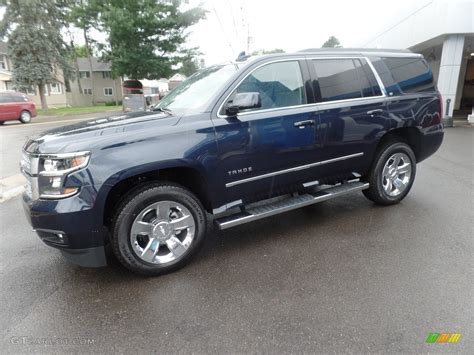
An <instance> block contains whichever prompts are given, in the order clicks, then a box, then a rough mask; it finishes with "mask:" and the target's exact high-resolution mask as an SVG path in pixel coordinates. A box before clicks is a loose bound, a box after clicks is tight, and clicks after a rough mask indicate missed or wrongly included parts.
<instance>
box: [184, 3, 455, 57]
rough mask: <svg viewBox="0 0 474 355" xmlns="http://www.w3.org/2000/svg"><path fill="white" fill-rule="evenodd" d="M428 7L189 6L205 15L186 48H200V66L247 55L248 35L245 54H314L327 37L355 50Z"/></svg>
mask: <svg viewBox="0 0 474 355" xmlns="http://www.w3.org/2000/svg"><path fill="white" fill-rule="evenodd" d="M432 1H433V0H324V1H320V0H318V1H317V0H289V1H282V0H204V1H202V0H201V1H199V0H189V5H197V4H199V3H202V4H203V6H204V8H205V9H206V10H207V11H208V13H207V18H206V19H205V20H203V21H201V22H199V24H197V25H195V26H193V28H192V29H191V30H192V33H191V34H190V36H189V45H190V46H197V47H200V50H201V52H203V57H204V59H205V61H206V65H211V64H214V63H218V62H222V61H227V60H230V59H235V58H236V57H237V55H238V53H240V52H241V51H243V50H246V49H247V36H248V33H250V37H251V41H250V52H252V51H254V50H258V49H267V50H269V49H274V48H281V49H283V50H285V51H286V52H293V51H297V50H300V49H304V48H315V47H316V48H319V47H321V45H322V44H323V43H324V42H325V41H326V40H327V39H328V37H329V36H331V35H334V36H336V37H337V38H338V39H339V40H340V41H341V44H342V45H343V46H344V47H357V46H362V45H364V44H365V43H366V42H367V41H368V40H370V39H372V38H373V37H375V36H376V35H377V34H379V33H380V32H382V31H384V30H386V29H388V28H390V27H391V26H393V25H395V24H397V23H398V22H400V21H403V19H404V18H406V17H407V16H409V15H410V14H412V13H413V12H415V11H417V10H419V9H420V8H422V7H424V6H426V5H427V4H429V3H430V2H432ZM436 1H445V0H436ZM451 1H453V0H451Z"/></svg>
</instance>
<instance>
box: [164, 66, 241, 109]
mask: <svg viewBox="0 0 474 355" xmlns="http://www.w3.org/2000/svg"><path fill="white" fill-rule="evenodd" d="M236 70H237V68H236V66H235V65H233V64H225V65H216V66H213V67H209V68H206V69H203V70H200V71H198V72H197V73H196V74H193V75H192V76H190V77H189V78H188V79H186V80H185V81H183V82H182V83H181V84H180V85H179V86H177V87H176V88H175V89H174V90H173V91H171V92H170V93H169V94H168V95H166V96H165V97H164V98H163V100H161V102H160V103H159V104H158V106H157V107H158V108H162V109H168V110H171V111H195V112H202V110H203V109H205V108H206V107H207V104H208V103H209V100H211V99H212V97H213V96H214V95H215V94H216V93H217V92H218V91H219V90H220V89H221V87H222V85H223V84H224V83H225V82H226V81H227V80H228V79H229V78H230V77H231V76H232V75H233V74H235V72H236Z"/></svg>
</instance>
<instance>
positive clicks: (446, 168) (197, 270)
mask: <svg viewBox="0 0 474 355" xmlns="http://www.w3.org/2000/svg"><path fill="white" fill-rule="evenodd" d="M20 127H22V126H20ZM25 127H26V126H25ZM31 127H33V124H32V125H31ZM46 127H47V125H44V128H46ZM4 128H7V129H10V130H11V131H10V132H11V134H12V136H11V137H10V136H9V131H7V130H4ZM37 128H39V127H37ZM28 129H29V128H28ZM0 131H1V134H2V141H3V139H4V137H7V139H8V140H9V141H8V142H9V143H8V144H9V147H4V146H3V145H4V143H3V142H2V151H1V155H2V159H3V162H2V166H3V164H5V166H6V167H8V169H10V168H9V167H10V165H11V164H13V163H12V162H10V159H15V160H17V159H18V157H17V156H16V155H17V154H18V153H17V152H14V151H11V150H12V149H13V147H17V146H18V145H16V146H15V144H17V142H16V141H17V140H19V139H23V137H24V136H25V135H27V134H29V133H28V131H26V130H25V129H24V128H22V129H19V130H18V131H16V130H15V129H11V128H9V127H1V128H0ZM10 140H11V142H10ZM10 144H11V145H10ZM18 144H20V143H18ZM14 164H16V162H15V163H14ZM473 181H474V127H471V126H467V125H461V126H457V127H455V128H451V129H447V130H446V136H445V142H444V143H443V145H442V147H441V148H440V150H439V151H438V152H437V153H436V155H434V156H433V157H431V158H429V159H428V160H426V161H424V162H422V163H421V164H420V165H419V166H418V170H417V177H416V180H415V184H414V186H413V189H412V191H411V192H410V194H409V195H408V196H407V198H406V199H405V200H404V201H403V202H402V203H400V204H399V205H396V206H391V207H378V206H375V205H373V204H372V203H370V202H369V201H368V200H366V199H365V198H364V197H363V195H362V194H355V195H351V196H348V197H343V198H340V199H335V200H332V201H326V202H323V203H320V204H317V205H314V206H310V207H306V208H303V209H300V210H295V211H291V212H288V213H286V214H282V215H279V216H275V217H272V218H268V219H264V220H260V221H257V222H254V223H251V224H247V225H242V226H239V227H236V228H234V229H229V230H228V231H224V232H213V233H212V234H211V235H210V236H209V238H208V240H207V242H206V245H205V246H204V248H203V250H202V252H201V253H200V254H199V255H198V256H197V258H196V259H195V260H194V261H193V262H192V263H191V264H190V265H188V266H187V267H186V268H184V269H182V270H180V271H178V272H175V273H172V274H169V275H165V276H161V277H156V278H144V277H139V276H136V275H134V274H132V273H130V272H128V271H127V270H126V269H125V268H123V267H122V266H120V264H119V263H118V262H117V261H115V260H114V259H113V258H111V261H110V266H108V267H106V268H101V269H85V268H80V267H76V266H73V265H71V264H68V263H67V262H66V261H64V260H63V258H62V257H61V255H60V254H59V253H58V252H57V251H56V250H54V249H51V248H49V247H46V246H45V245H43V244H42V242H41V241H40V240H39V239H38V238H37V237H36V235H35V234H34V233H33V232H32V231H31V227H30V226H29V225H28V224H27V222H26V219H25V217H24V216H23V210H22V207H21V202H20V198H18V197H16V198H13V199H10V200H8V201H6V202H4V203H1V204H0V218H1V221H0V222H1V223H0V225H1V233H0V235H1V243H0V285H1V288H0V315H1V316H0V330H1V339H0V352H2V353H11V352H14V353H32V352H42V353H45V352H47V353H59V352H80V353H90V352H106V353H109V352H113V351H115V352H124V353H132V352H133V353H150V352H155V353H177V352H195V353H210V352H213V353H215V352H218V353H229V352H230V353H236V352H239V353H240V352H245V353H247V352H252V353H255V352H259V353H262V352H263V353H281V352H285V353H287V352H308V353H337V354H339V353H368V352H371V353H428V352H430V353H431V352H453V353H465V354H473V353H474V341H473V338H474V326H473V319H474V308H473V300H474V282H473V281H474V277H473V271H474V267H473V266H474V263H473V261H474V258H473V255H474V241H473V236H474V233H473V232H474V231H473V225H474V223H473V221H474V196H473V188H474V186H473ZM432 332H436V333H461V334H462V337H461V339H460V341H459V343H457V344H427V343H426V342H425V341H426V338H427V336H428V334H429V333H432Z"/></svg>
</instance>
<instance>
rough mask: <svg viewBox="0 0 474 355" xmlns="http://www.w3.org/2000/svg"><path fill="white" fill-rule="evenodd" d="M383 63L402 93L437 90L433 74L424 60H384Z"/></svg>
mask: <svg viewBox="0 0 474 355" xmlns="http://www.w3.org/2000/svg"><path fill="white" fill-rule="evenodd" d="M382 61H383V62H384V63H385V65H386V66H387V69H388V70H389V71H390V73H391V74H392V77H393V81H394V82H395V83H397V84H398V86H399V87H400V89H401V91H402V92H406V93H410V92H432V91H434V90H435V84H434V80H433V73H432V72H431V70H430V68H429V67H428V64H426V62H425V61H424V60H423V59H422V58H382ZM387 91H388V90H387Z"/></svg>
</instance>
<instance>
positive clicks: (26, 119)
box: [20, 111, 31, 123]
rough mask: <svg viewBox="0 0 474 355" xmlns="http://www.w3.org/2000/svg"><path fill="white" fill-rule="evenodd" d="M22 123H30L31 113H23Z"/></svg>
mask: <svg viewBox="0 0 474 355" xmlns="http://www.w3.org/2000/svg"><path fill="white" fill-rule="evenodd" d="M20 119H21V122H24V123H28V122H30V121H31V113H29V112H28V111H23V112H22V113H21V116H20Z"/></svg>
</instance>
